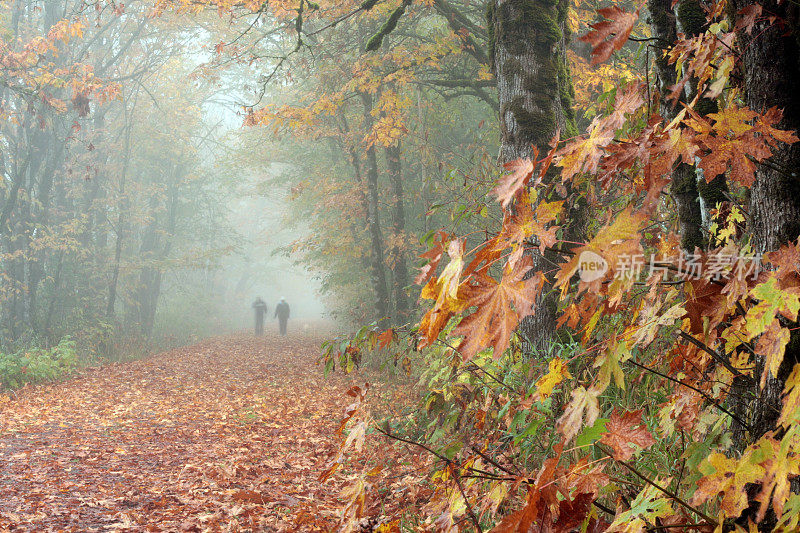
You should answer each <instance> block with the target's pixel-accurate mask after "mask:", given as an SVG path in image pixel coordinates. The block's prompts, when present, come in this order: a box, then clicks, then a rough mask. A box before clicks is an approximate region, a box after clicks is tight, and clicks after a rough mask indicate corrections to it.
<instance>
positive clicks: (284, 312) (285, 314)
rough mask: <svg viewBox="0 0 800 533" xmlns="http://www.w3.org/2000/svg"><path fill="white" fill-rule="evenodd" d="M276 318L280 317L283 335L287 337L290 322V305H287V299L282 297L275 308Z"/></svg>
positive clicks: (279, 322) (279, 323) (279, 321)
mask: <svg viewBox="0 0 800 533" xmlns="http://www.w3.org/2000/svg"><path fill="white" fill-rule="evenodd" d="M275 316H276V317H278V325H279V328H280V332H281V335H286V322H288V321H289V304H287V303H286V298H283V297H282V298H281V301H280V302H279V303H278V305H276V306H275ZM273 318H275V317H273Z"/></svg>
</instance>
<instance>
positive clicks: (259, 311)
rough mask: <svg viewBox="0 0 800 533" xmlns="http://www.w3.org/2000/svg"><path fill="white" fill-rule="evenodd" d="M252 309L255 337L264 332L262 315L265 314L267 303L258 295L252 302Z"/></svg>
mask: <svg viewBox="0 0 800 533" xmlns="http://www.w3.org/2000/svg"><path fill="white" fill-rule="evenodd" d="M253 310H254V311H255V315H256V328H255V329H256V337H261V336H262V335H263V334H264V316H265V315H266V314H267V303H266V302H265V301H264V300H262V299H261V297H260V296H259V297H258V298H256V301H255V302H253Z"/></svg>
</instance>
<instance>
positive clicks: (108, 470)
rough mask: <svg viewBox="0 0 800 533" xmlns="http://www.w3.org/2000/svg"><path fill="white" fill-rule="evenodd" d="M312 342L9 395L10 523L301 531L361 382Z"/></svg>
mask: <svg viewBox="0 0 800 533" xmlns="http://www.w3.org/2000/svg"><path fill="white" fill-rule="evenodd" d="M319 343H320V339H318V338H313V337H305V338H304V337H291V336H290V337H268V338H266V339H255V338H252V337H250V338H247V337H241V338H236V337H225V338H215V339H211V340H207V341H205V342H202V343H200V344H197V345H195V346H189V347H184V348H179V349H176V350H172V351H170V352H166V353H163V354H160V355H157V356H153V357H150V358H147V359H145V360H142V361H138V362H133V363H126V364H114V365H110V366H106V367H103V368H97V369H91V370H89V371H87V372H85V373H83V375H81V376H79V377H77V378H76V379H73V380H71V381H69V382H66V383H60V384H53V385H49V386H45V387H38V388H26V389H24V390H22V391H18V392H17V393H16V394H12V395H11V396H5V395H3V396H0V410H1V411H2V412H1V413H0V454H2V457H3V461H2V464H0V531H5V530H13V531H48V530H49V531H82V532H83V531H115V530H124V531H282V530H285V529H288V528H289V527H290V526H291V524H292V521H293V520H294V516H295V515H296V514H298V513H299V512H302V511H303V510H304V509H306V508H308V509H310V510H313V517H314V518H313V520H308V521H306V522H305V524H304V526H303V531H314V530H327V529H328V527H329V526H331V525H332V524H334V523H335V517H334V516H333V515H334V513H335V512H336V508H337V506H338V505H339V504H338V501H337V499H338V496H339V492H340V490H341V483H340V482H339V481H335V482H331V481H329V482H328V483H326V484H323V483H320V482H319V481H318V480H317V477H318V476H319V473H320V472H321V471H322V470H323V469H324V465H325V463H326V459H327V455H329V454H330V453H332V452H333V451H334V450H335V448H336V446H337V436H336V434H335V432H336V427H337V424H338V423H339V420H340V419H341V414H342V408H343V406H344V405H345V400H344V398H345V391H347V389H348V388H349V387H350V386H351V385H352V383H351V381H354V379H357V378H344V377H333V378H331V379H327V380H326V379H324V378H323V377H322V375H321V373H320V371H319V369H318V368H316V367H315V366H314V361H315V359H316V357H317V355H318V351H319Z"/></svg>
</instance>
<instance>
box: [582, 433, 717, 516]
mask: <svg viewBox="0 0 800 533" xmlns="http://www.w3.org/2000/svg"><path fill="white" fill-rule="evenodd" d="M595 446H597V447H598V448H599V449H600V451H602V452H603V453H605V454H606V455H608V456H609V457H611V458H612V459H614V456H613V455H612V454H611V452H609V451H608V450H607V449H606V448H605V446H603V445H602V444H600V443H595ZM614 462H616V463H617V464H618V465H622V466H623V467H625V468H626V469H627V470H628V471H629V472H631V473H632V474H634V475H635V476H636V477H638V478H639V479H641V480H642V481H644V482H645V483H647V484H648V485H652V486H653V487H655V488H656V489H657V490H659V491H660V492H663V493H664V494H665V495H667V496H669V497H670V498H672V499H673V500H675V501H676V502H677V503H678V504H680V506H681V507H683V508H684V509H686V510H688V511H691V512H693V513H695V514H696V515H697V516H699V517H700V518H702V519H703V520H705V521H706V522H708V523H709V524H711V525H713V526H715V527H716V526H717V525H718V524H717V521H716V520H714V519H713V518H711V517H710V516H708V515H707V514H705V513H704V512H703V511H700V510H699V509H696V508H694V507H692V506H691V505H689V504H688V503H686V502H685V501H684V500H683V499H682V498H681V497H680V496H678V495H677V494H675V493H674V492H672V491H670V490H668V489H665V488H664V487H662V486H661V485H659V484H658V483H656V482H655V481H652V480H651V479H649V478H648V477H646V476H645V475H643V474H641V473H640V472H639V471H638V470H636V469H635V468H634V467H632V466H631V465H629V464H628V463H625V462H624V461H617V460H616V459H614Z"/></svg>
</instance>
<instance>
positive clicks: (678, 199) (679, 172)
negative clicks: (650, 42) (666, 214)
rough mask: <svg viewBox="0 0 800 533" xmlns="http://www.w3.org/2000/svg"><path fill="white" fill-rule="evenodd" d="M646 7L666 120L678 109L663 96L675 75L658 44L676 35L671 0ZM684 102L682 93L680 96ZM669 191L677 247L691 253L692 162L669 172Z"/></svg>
mask: <svg viewBox="0 0 800 533" xmlns="http://www.w3.org/2000/svg"><path fill="white" fill-rule="evenodd" d="M647 8H648V10H649V11H650V21H651V22H650V27H651V28H652V30H653V37H655V38H656V39H657V41H656V42H657V43H659V44H660V45H661V46H660V47H659V48H657V49H656V52H655V61H654V63H655V66H656V87H657V88H658V92H659V94H660V98H659V113H660V114H661V116H662V117H663V118H664V119H665V120H667V121H670V120H672V119H673V118H675V116H676V115H677V112H678V111H679V110H680V109H682V108H681V106H680V104H679V103H677V102H670V101H667V99H666V95H667V93H668V92H669V90H670V87H671V86H673V85H675V82H676V80H677V74H676V72H675V66H674V65H670V64H669V62H668V61H667V58H666V57H664V55H663V51H662V49H661V47H662V46H672V45H673V44H675V42H676V40H677V38H678V30H677V24H676V22H677V21H676V16H675V13H674V12H673V11H672V0H648V2H647ZM680 100H681V101H682V102H685V101H686V98H685V96H683V95H682V97H681V98H680ZM670 192H671V193H672V197H673V198H674V200H675V204H676V206H677V211H678V213H677V214H678V230H679V232H680V235H681V248H682V249H683V250H684V251H686V252H688V253H694V249H695V248H696V247H699V248H704V247H705V239H704V236H703V230H702V227H703V214H702V210H701V206H700V196H699V191H698V189H697V174H696V170H695V167H694V166H693V165H687V164H686V163H680V164H679V165H678V166H677V168H675V170H674V171H673V173H672V183H671V184H670Z"/></svg>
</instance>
